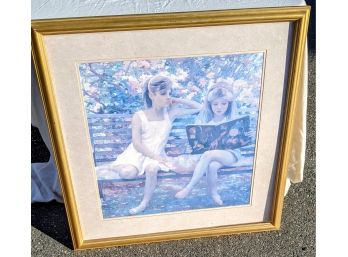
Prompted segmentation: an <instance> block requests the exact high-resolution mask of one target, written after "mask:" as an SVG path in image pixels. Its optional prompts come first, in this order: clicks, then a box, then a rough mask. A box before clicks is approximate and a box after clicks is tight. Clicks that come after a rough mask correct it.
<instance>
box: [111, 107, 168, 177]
mask: <svg viewBox="0 0 348 257" xmlns="http://www.w3.org/2000/svg"><path fill="white" fill-rule="evenodd" d="M135 115H138V116H139V118H140V120H141V143H142V144H143V145H144V146H145V147H146V148H147V149H149V150H150V151H151V152H152V153H153V154H155V155H163V156H165V152H164V147H165V145H166V143H167V140H168V136H169V133H170V130H171V128H172V122H171V120H170V119H169V116H168V112H167V111H165V112H164V119H163V120H158V121H150V120H148V119H147V117H146V114H145V113H144V111H139V112H137V113H136V114H135ZM120 164H130V165H133V166H135V167H136V168H137V169H138V172H139V173H138V175H143V174H144V172H145V168H146V167H147V166H148V165H150V164H154V165H159V166H160V167H161V169H162V170H164V171H168V170H169V169H168V167H166V166H164V165H163V164H160V163H159V162H158V161H156V160H154V159H151V158H149V157H147V156H144V155H143V154H142V153H140V152H139V151H137V150H136V149H135V148H134V145H133V143H131V144H130V145H129V146H128V147H127V148H126V150H125V151H124V152H123V153H121V154H120V155H119V156H118V157H117V159H116V161H115V162H114V163H112V164H111V165H112V166H116V165H120Z"/></svg>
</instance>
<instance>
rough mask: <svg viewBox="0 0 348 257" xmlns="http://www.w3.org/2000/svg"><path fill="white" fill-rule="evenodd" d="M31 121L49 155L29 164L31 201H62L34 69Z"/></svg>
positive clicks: (32, 74) (32, 75)
mask: <svg viewBox="0 0 348 257" xmlns="http://www.w3.org/2000/svg"><path fill="white" fill-rule="evenodd" d="M31 80H32V81H31V82H32V83H31V123H32V125H33V126H35V127H37V128H38V129H39V131H40V134H41V136H42V139H43V141H44V142H45V144H46V146H47V148H48V150H49V151H50V154H51V157H50V159H49V161H48V162H45V163H32V164H31V202H32V203H33V202H49V201H52V200H56V201H58V202H63V198H62V192H61V188H60V184H59V178H58V172H57V170H56V166H55V163H54V159H53V157H52V156H53V155H52V153H53V151H52V146H51V142H50V137H49V133H48V127H47V124H46V119H45V114H44V110H43V104H42V100H41V97H40V92H39V89H38V86H37V82H36V77H35V72H34V69H32V72H31Z"/></svg>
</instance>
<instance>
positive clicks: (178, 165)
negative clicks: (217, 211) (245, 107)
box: [172, 82, 240, 205]
mask: <svg viewBox="0 0 348 257" xmlns="http://www.w3.org/2000/svg"><path fill="white" fill-rule="evenodd" d="M232 99H233V97H232V92H231V90H230V88H229V86H228V85H227V83H224V82H218V83H217V84H216V85H214V86H213V87H211V88H210V90H209V91H208V93H207V95H206V98H205V103H204V109H203V110H202V111H201V112H200V113H199V115H198V117H197V120H196V123H199V124H213V125H216V124H220V123H224V122H228V121H230V120H232V119H235V118H237V117H236V115H234V112H235V111H236V110H235V107H234V106H233V103H234V102H233V101H232ZM239 156H240V153H239V150H230V149H225V150H208V151H205V152H204V153H203V154H201V155H191V156H190V155H186V156H183V157H178V159H177V160H176V161H175V163H174V164H173V163H172V166H174V168H173V169H174V170H175V171H177V172H181V173H186V172H188V171H189V170H190V169H191V171H192V170H193V169H194V171H193V175H192V178H191V180H190V182H189V183H188V184H187V185H186V186H185V187H184V188H183V189H182V190H180V191H179V192H177V193H176V195H175V197H176V198H185V197H186V196H187V195H188V194H189V193H190V192H191V190H192V189H193V187H194V186H195V185H196V184H197V183H198V182H199V180H200V179H201V178H202V177H203V176H204V174H206V175H207V182H208V192H209V194H210V196H211V197H212V199H213V200H214V202H215V203H216V204H218V205H222V204H223V201H222V200H221V197H220V195H219V194H218V192H217V172H218V170H219V169H220V168H221V167H224V166H232V165H233V164H234V163H235V162H236V161H237V160H238V158H239ZM183 161H184V162H183ZM193 167H194V168H193Z"/></svg>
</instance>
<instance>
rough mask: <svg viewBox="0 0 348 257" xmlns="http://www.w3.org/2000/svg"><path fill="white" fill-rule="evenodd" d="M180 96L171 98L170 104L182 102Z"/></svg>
mask: <svg viewBox="0 0 348 257" xmlns="http://www.w3.org/2000/svg"><path fill="white" fill-rule="evenodd" d="M180 100H181V99H180V98H177V97H171V98H170V104H172V105H174V104H179V103H180Z"/></svg>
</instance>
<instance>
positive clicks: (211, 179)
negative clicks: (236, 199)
mask: <svg viewBox="0 0 348 257" xmlns="http://www.w3.org/2000/svg"><path fill="white" fill-rule="evenodd" d="M221 167H222V165H221V163H220V162H216V161H212V162H211V163H210V164H209V169H208V172H207V183H208V192H209V194H210V196H211V198H212V199H213V200H214V202H215V203H216V204H217V205H223V201H222V200H221V197H220V195H219V194H218V191H217V179H218V176H217V173H218V170H219V169H220V168H221Z"/></svg>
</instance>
